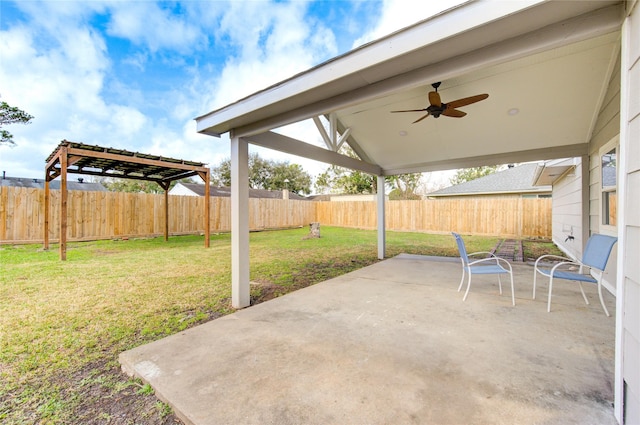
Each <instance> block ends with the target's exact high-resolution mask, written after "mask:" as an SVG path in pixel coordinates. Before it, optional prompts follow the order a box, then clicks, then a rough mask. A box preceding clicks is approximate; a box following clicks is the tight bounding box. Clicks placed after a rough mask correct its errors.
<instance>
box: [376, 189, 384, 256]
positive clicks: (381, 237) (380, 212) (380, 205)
mask: <svg viewBox="0 0 640 425" xmlns="http://www.w3.org/2000/svg"><path fill="white" fill-rule="evenodd" d="M377 177H378V192H377V194H376V195H377V202H376V206H377V209H378V211H377V218H378V259H380V260H383V259H384V257H385V253H386V246H387V241H386V229H385V199H384V176H377Z"/></svg>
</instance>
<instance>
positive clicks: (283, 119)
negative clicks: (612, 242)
mask: <svg viewBox="0 0 640 425" xmlns="http://www.w3.org/2000/svg"><path fill="white" fill-rule="evenodd" d="M623 11H624V6H623V3H622V2H620V1H598V2H563V1H558V2H542V1H524V2H497V3H496V2H494V3H491V5H490V6H489V7H488V5H487V4H486V2H483V1H477V2H469V3H465V4H463V5H460V6H458V7H456V8H453V9H451V10H449V11H446V12H443V13H442V14H440V15H438V16H435V17H433V18H431V19H427V20H425V21H423V22H419V23H417V24H415V25H413V26H411V27H408V28H406V29H403V30H401V31H398V32H397V33H394V34H391V35H390V36H388V37H385V38H383V39H380V40H377V41H375V42H372V43H369V44H366V45H364V46H362V47H360V48H357V49H355V50H353V51H351V52H349V53H347V54H345V55H342V56H339V57H337V58H335V59H333V60H331V61H329V62H326V63H323V64H321V65H319V66H317V67H315V68H312V69H310V70H308V71H306V72H303V73H301V74H298V75H296V76H294V77H292V78H290V79H288V80H285V81H283V82H281V83H279V84H277V85H274V86H272V87H269V88H267V89H265V90H263V91H261V92H258V93H256V94H254V95H251V96H249V97H247V98H244V99H241V100H239V101H237V102H236V103H233V104H230V105H227V106H225V107H223V108H220V109H217V110H215V111H212V112H210V113H207V114H205V115H203V116H201V117H198V118H197V119H196V121H197V129H198V132H200V133H203V134H210V135H214V136H219V135H221V134H223V133H226V132H230V131H231V130H233V134H234V135H235V136H237V137H241V138H245V139H246V140H247V141H249V143H252V144H257V145H261V146H265V147H270V148H273V149H276V150H280V151H284V152H289V153H292V154H295V155H300V156H303V157H309V158H312V159H316V160H321V161H325V162H329V163H334V164H338V165H344V166H349V167H351V168H355V169H361V170H363V171H366V172H369V173H372V174H377V175H394V174H401V173H410V172H423V171H434V170H444V169H454V168H464V167H470V166H478V165H487V164H500V163H507V162H524V161H530V160H543V159H554V158H567V157H572V156H580V155H584V154H586V153H587V147H588V142H589V139H590V136H591V134H592V130H593V127H594V124H595V120H596V118H597V115H598V112H599V110H600V107H601V106H602V104H603V102H604V101H605V92H606V89H607V86H608V82H609V77H610V76H611V74H612V73H613V72H614V66H615V63H616V59H617V57H618V54H619V48H620V34H619V31H620V26H621V22H622V19H623V15H624V14H623ZM436 82H441V83H442V84H441V86H440V88H439V90H438V91H439V93H440V95H441V98H442V101H443V102H445V103H446V102H447V101H451V100H454V99H459V98H464V97H468V96H473V95H476V94H482V93H487V94H489V97H488V99H486V100H484V101H481V102H479V103H476V104H473V105H469V106H465V107H462V108H460V109H461V110H463V111H465V112H467V113H468V115H467V116H465V117H463V118H450V117H444V116H443V117H439V118H437V119H435V118H433V117H429V118H427V119H425V120H423V121H420V122H418V123H415V124H412V122H413V121H415V120H416V119H418V118H419V117H420V116H422V115H424V114H423V113H420V112H416V113H403V114H397V113H391V111H394V110H406V109H420V108H426V107H427V106H428V98H427V94H428V92H429V91H432V90H433V88H432V84H433V83H436ZM317 116H325V117H327V118H328V120H330V121H331V122H332V124H333V125H332V127H333V128H334V129H335V133H337V134H338V135H345V136H346V137H345V139H346V141H347V142H348V143H349V144H350V145H351V146H352V147H353V149H354V150H355V151H356V153H358V155H359V156H360V158H361V160H362V162H361V163H359V164H358V163H354V162H353V161H348V160H344V158H340V157H339V156H337V155H336V154H335V153H334V152H330V151H329V150H327V149H318V148H317V147H316V146H312V145H311V144H309V143H304V141H302V140H296V139H293V138H289V137H284V136H281V135H279V134H277V133H274V132H271V130H273V129H276V128H279V127H282V126H285V125H287V124H291V123H295V122H298V121H301V120H305V119H309V118H314V117H317ZM345 133H347V134H345ZM334 140H335V138H334ZM333 150H337V149H333Z"/></svg>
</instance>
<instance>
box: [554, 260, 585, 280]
mask: <svg viewBox="0 0 640 425" xmlns="http://www.w3.org/2000/svg"><path fill="white" fill-rule="evenodd" d="M561 266H578V267H579V271H578V273H580V274H582V269H583V267H586V268H589V266H587V265H584V264H582V263H581V262H580V261H574V260H570V261H561V262H560V263H558V264H556V265H554V266H553V267H552V268H551V271H550V273H551V276H553V273H555V271H556V269H557V268H558V267H561Z"/></svg>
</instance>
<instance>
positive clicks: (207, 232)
mask: <svg viewBox="0 0 640 425" xmlns="http://www.w3.org/2000/svg"><path fill="white" fill-rule="evenodd" d="M200 176H201V177H202V179H203V180H204V246H205V247H206V248H209V245H210V243H211V242H210V240H209V239H210V238H211V184H210V180H211V175H210V171H209V169H208V168H207V171H206V172H205V173H204V176H203V175H202V174H201V175H200Z"/></svg>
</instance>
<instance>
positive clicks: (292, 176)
mask: <svg viewBox="0 0 640 425" xmlns="http://www.w3.org/2000/svg"><path fill="white" fill-rule="evenodd" d="M211 181H212V183H213V184H214V185H216V186H231V160H230V159H226V160H224V161H222V162H221V163H220V164H219V165H218V166H216V167H212V168H211ZM249 187H251V188H252V189H267V190H283V189H287V190H289V191H291V192H293V193H297V194H309V193H311V176H310V175H309V174H308V173H307V172H306V171H304V170H303V168H302V167H301V166H300V165H299V164H290V163H289V162H288V161H273V160H268V159H264V158H260V156H259V155H258V154H257V153H252V154H249Z"/></svg>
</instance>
